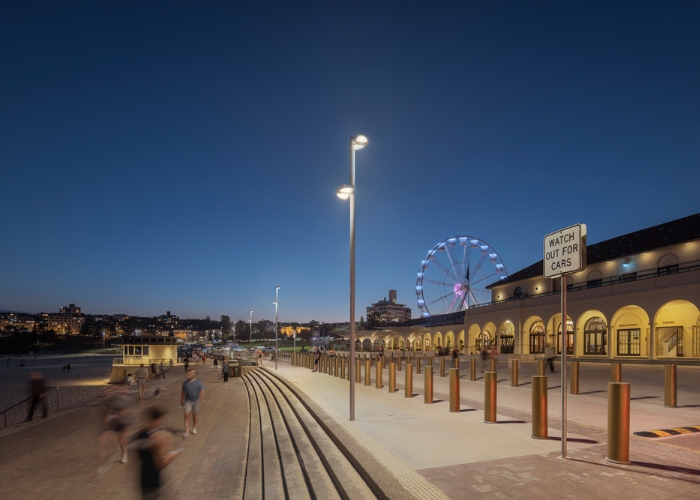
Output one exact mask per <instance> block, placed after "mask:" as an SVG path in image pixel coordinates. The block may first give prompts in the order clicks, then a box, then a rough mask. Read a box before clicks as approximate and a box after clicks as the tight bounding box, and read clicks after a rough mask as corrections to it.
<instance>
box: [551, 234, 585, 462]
mask: <svg viewBox="0 0 700 500" xmlns="http://www.w3.org/2000/svg"><path fill="white" fill-rule="evenodd" d="M542 265H543V271H544V277H545V278H552V279H554V278H557V277H558V278H560V279H561V285H560V292H561V342H560V348H561V458H566V435H567V415H566V410H567V407H566V387H567V383H566V351H567V350H568V347H569V333H568V328H567V326H568V325H567V316H566V275H567V274H571V273H576V272H578V271H582V270H583V269H585V268H586V225H585V224H575V225H573V226H569V227H567V228H564V229H562V230H560V231H557V232H555V233H550V234H548V235H547V236H545V237H544V257H543V261H542ZM574 334H575V332H574ZM574 340H575V339H574ZM574 345H575V343H574Z"/></svg>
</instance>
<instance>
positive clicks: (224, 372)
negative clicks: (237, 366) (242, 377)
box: [221, 359, 228, 382]
mask: <svg viewBox="0 0 700 500" xmlns="http://www.w3.org/2000/svg"><path fill="white" fill-rule="evenodd" d="M221 370H222V371H223V375H224V382H228V361H226V360H225V359H224V362H223V363H222V365H221Z"/></svg>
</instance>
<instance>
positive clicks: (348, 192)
mask: <svg viewBox="0 0 700 500" xmlns="http://www.w3.org/2000/svg"><path fill="white" fill-rule="evenodd" d="M367 142H368V141H367V138H366V137H365V136H364V135H358V136H357V137H351V138H350V184H343V185H342V186H340V188H338V191H336V194H337V195H338V198H340V199H341V200H347V199H348V198H350V373H349V374H348V375H349V377H350V420H355V151H357V150H358V149H362V148H364V147H365V146H366V145H367Z"/></svg>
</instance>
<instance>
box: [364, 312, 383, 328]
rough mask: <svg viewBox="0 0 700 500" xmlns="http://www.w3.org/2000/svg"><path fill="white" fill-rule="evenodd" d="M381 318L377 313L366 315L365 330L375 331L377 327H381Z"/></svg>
mask: <svg viewBox="0 0 700 500" xmlns="http://www.w3.org/2000/svg"><path fill="white" fill-rule="evenodd" d="M382 324H383V321H382V316H381V314H379V313H378V312H374V311H372V312H370V313H367V321H366V322H365V329H367V330H376V329H377V328H378V327H380V326H382Z"/></svg>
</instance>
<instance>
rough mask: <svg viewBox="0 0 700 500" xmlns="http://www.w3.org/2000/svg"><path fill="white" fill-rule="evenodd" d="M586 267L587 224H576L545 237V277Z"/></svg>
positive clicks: (573, 271)
mask: <svg viewBox="0 0 700 500" xmlns="http://www.w3.org/2000/svg"><path fill="white" fill-rule="evenodd" d="M585 268H586V225H585V224H575V225H573V226H570V227H567V228H566V229H562V230H560V231H557V232H556V233H551V234H548V235H547V236H545V237H544V277H545V278H556V277H558V276H561V275H562V274H569V273H575V272H577V271H581V270H583V269H585Z"/></svg>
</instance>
